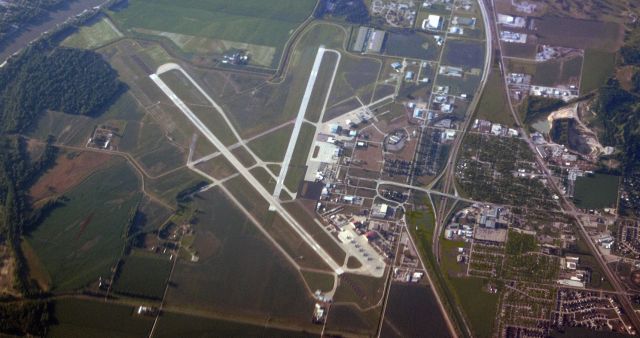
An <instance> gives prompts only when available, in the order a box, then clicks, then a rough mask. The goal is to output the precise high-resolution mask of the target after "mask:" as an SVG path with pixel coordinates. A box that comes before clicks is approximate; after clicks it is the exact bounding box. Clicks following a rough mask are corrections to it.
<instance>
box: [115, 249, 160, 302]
mask: <svg viewBox="0 0 640 338" xmlns="http://www.w3.org/2000/svg"><path fill="white" fill-rule="evenodd" d="M170 272H171V261H170V260H169V255H159V254H153V253H147V252H143V251H134V252H133V253H132V254H131V255H130V256H128V257H127V258H125V259H124V263H123V265H122V267H121V268H120V271H119V273H118V278H117V279H116V281H115V283H114V285H113V291H115V292H116V293H120V294H123V295H128V296H134V297H142V298H151V299H162V295H163V294H164V289H165V286H166V283H167V279H168V278H169V273H170Z"/></svg>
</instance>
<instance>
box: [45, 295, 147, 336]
mask: <svg viewBox="0 0 640 338" xmlns="http://www.w3.org/2000/svg"><path fill="white" fill-rule="evenodd" d="M133 313H134V308H133V307H132V306H127V305H118V304H113V303H105V302H104V301H102V300H100V301H93V300H80V299H72V298H69V299H60V300H56V301H55V304H54V319H55V321H56V323H55V324H54V325H53V326H51V327H50V329H49V334H48V335H47V337H60V338H69V337H96V338H102V337H104V338H112V337H115V338H135V337H146V336H147V335H148V334H149V332H150V331H151V326H153V317H142V316H135V315H134V314H133Z"/></svg>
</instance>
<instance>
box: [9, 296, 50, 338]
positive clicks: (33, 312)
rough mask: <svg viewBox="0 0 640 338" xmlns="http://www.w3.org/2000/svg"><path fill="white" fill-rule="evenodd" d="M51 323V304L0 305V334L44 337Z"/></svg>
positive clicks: (23, 303)
mask: <svg viewBox="0 0 640 338" xmlns="http://www.w3.org/2000/svg"><path fill="white" fill-rule="evenodd" d="M50 323H51V304H50V303H48V302H44V301H26V302H21V303H0V332H1V333H5V334H10V335H16V336H21V335H25V334H27V335H30V336H31V335H33V336H44V335H45V333H46V332H47V327H48V326H49V324H50Z"/></svg>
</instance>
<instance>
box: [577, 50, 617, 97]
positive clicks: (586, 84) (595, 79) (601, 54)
mask: <svg viewBox="0 0 640 338" xmlns="http://www.w3.org/2000/svg"><path fill="white" fill-rule="evenodd" d="M616 56H617V54H616V53H612V52H606V51H600V50H596V49H587V50H585V51H584V67H583V68H584V69H585V70H586V71H584V72H583V73H582V81H581V82H580V93H581V94H586V93H589V92H591V91H592V90H595V89H598V88H600V86H602V85H603V84H604V83H605V82H606V81H607V79H608V78H609V77H611V76H613V72H614V70H615V67H616Z"/></svg>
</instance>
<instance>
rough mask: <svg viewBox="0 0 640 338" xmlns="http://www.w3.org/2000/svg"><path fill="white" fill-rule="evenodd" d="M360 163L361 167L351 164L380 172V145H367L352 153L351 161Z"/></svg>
mask: <svg viewBox="0 0 640 338" xmlns="http://www.w3.org/2000/svg"><path fill="white" fill-rule="evenodd" d="M355 161H362V163H361V165H356V164H352V165H353V166H357V167H360V168H363V169H365V170H370V171H374V172H380V170H381V169H382V145H381V144H376V143H369V146H368V147H366V148H358V149H356V150H354V152H353V161H352V162H355Z"/></svg>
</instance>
